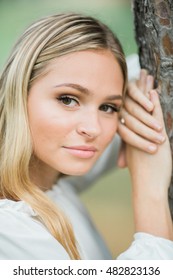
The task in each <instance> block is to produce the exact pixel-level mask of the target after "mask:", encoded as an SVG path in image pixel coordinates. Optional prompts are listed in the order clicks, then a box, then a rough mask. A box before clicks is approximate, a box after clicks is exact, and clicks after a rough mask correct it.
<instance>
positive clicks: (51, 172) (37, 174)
mask: <svg viewBox="0 0 173 280" xmlns="http://www.w3.org/2000/svg"><path fill="white" fill-rule="evenodd" d="M29 171H30V178H31V181H32V182H33V183H34V184H35V185H37V186H38V187H39V188H40V189H42V191H47V190H49V189H51V188H52V186H53V185H54V184H55V183H56V182H57V180H58V177H59V172H58V171H56V170H55V169H53V168H51V167H50V166H48V165H46V164H45V163H43V162H42V161H40V160H39V159H37V158H33V159H32V161H31V164H30V169H29Z"/></svg>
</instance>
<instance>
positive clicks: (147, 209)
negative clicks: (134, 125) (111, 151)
mask: <svg viewBox="0 0 173 280" xmlns="http://www.w3.org/2000/svg"><path fill="white" fill-rule="evenodd" d="M150 96H151V101H152V103H153V105H154V109H153V111H152V116H153V117H154V118H155V119H156V120H158V121H159V123H161V125H162V127H163V129H162V134H163V135H164V137H165V141H164V143H163V144H162V145H159V146H158V149H157V152H156V153H155V154H153V155H151V154H148V153H146V152H143V151H140V150H139V149H137V148H134V147H133V146H131V145H127V163H128V167H129V170H130V174H131V178H132V191H133V205H134V219H135V227H136V232H145V233H149V234H152V235H155V236H159V237H163V238H166V239H170V240H173V227H172V220H171V215H170V211H169V205H168V188H169V185H170V180H171V173H172V158H171V151H170V144H169V140H168V137H167V134H166V131H165V127H164V121H163V116H162V110H161V107H160V103H159V98H158V95H157V92H156V91H154V90H153V91H151V92H150Z"/></svg>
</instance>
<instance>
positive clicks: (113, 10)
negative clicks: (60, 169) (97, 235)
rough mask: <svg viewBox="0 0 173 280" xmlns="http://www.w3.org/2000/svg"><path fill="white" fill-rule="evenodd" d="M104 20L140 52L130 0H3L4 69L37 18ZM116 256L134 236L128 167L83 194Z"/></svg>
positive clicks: (0, 50)
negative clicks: (71, 15)
mask: <svg viewBox="0 0 173 280" xmlns="http://www.w3.org/2000/svg"><path fill="white" fill-rule="evenodd" d="M65 11H68V12H83V13H85V14H88V15H92V16H94V17H97V18H98V19H101V20H102V21H103V22H104V23H106V24H107V25H108V26H109V27H110V28H111V29H112V30H113V31H114V32H115V33H116V34H117V35H118V37H119V39H120V41H121V42H122V45H123V48H124V51H125V54H126V55H130V54H132V53H136V52H137V47H136V43H135V39H134V31H133V30H134V28H133V12H132V8H131V1H130V0H87V1H85V0H0V70H1V69H2V66H3V64H4V63H5V60H6V59H7V57H8V54H9V52H10V50H11V48H12V46H13V44H14V42H15V41H16V39H17V37H18V36H19V35H20V34H21V33H22V32H23V30H24V29H25V28H26V27H27V26H28V25H29V24H30V23H31V22H32V21H34V20H36V19H38V18H40V17H43V16H46V15H49V14H54V13H60V12H65ZM81 199H82V200H83V202H84V203H85V205H86V207H87V208H88V210H89V212H90V214H91V216H92V218H93V220H94V222H95V223H96V226H97V228H98V229H99V231H100V232H101V234H102V236H103V237H104V239H105V241H106V243H107V245H108V247H109V249H110V251H111V253H112V256H113V257H116V256H117V255H118V254H119V253H120V252H122V251H124V250H125V249H127V248H128V246H129V244H130V243H131V241H132V238H133V232H134V227H133V214H132V207H131V188H130V180H129V174H128V171H127V169H123V170H117V169H115V170H112V171H110V172H109V173H108V174H106V175H104V176H103V177H102V178H100V179H99V181H97V182H96V183H94V184H93V185H92V186H91V187H90V188H89V189H88V190H87V191H85V192H84V193H83V194H82V195H81Z"/></svg>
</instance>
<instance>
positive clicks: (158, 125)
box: [153, 123, 162, 131]
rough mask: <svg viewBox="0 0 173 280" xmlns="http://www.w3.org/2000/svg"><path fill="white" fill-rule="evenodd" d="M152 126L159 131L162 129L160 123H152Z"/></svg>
mask: <svg viewBox="0 0 173 280" xmlns="http://www.w3.org/2000/svg"><path fill="white" fill-rule="evenodd" d="M153 125H154V128H155V129H157V130H158V131H160V130H161V129H162V127H161V125H160V124H158V123H153Z"/></svg>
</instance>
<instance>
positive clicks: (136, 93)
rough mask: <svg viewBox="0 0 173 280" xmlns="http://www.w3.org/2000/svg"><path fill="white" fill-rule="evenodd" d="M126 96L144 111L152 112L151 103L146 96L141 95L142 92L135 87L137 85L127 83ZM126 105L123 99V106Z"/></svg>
mask: <svg viewBox="0 0 173 280" xmlns="http://www.w3.org/2000/svg"><path fill="white" fill-rule="evenodd" d="M128 95H129V97H130V98H131V99H133V100H134V101H135V102H137V103H138V104H139V105H141V106H142V107H143V108H144V109H145V110H147V111H148V112H152V110H153V104H152V102H151V101H150V100H149V99H148V97H147V96H146V95H144V94H143V92H141V90H140V89H139V88H138V87H137V85H136V84H135V83H134V82H131V83H129V86H128ZM128 95H127V97H128ZM128 100H129V99H128ZM126 103H127V100H126V98H125V104H126Z"/></svg>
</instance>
